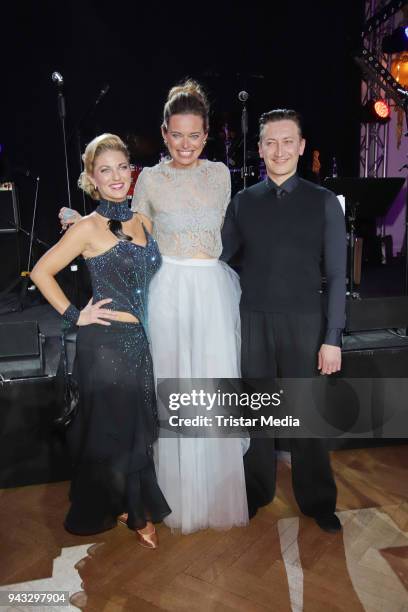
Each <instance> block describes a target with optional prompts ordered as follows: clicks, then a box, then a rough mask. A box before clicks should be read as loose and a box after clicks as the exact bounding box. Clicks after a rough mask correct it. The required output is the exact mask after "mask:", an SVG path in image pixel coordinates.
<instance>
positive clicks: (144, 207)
mask: <svg viewBox="0 0 408 612" xmlns="http://www.w3.org/2000/svg"><path fill="white" fill-rule="evenodd" d="M148 174H149V168H144V169H143V170H142V172H141V173H140V175H139V178H138V179H137V181H136V185H135V190H134V192H133V198H132V206H131V208H132V210H133V212H138V213H141V214H142V215H145V216H146V217H148V219H150V220H151V221H153V208H152V203H151V200H150V198H149V194H148V183H149V176H148Z"/></svg>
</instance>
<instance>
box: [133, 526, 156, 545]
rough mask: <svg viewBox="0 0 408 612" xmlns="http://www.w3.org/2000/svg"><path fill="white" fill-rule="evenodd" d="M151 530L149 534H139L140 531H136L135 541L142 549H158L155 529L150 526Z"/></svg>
mask: <svg viewBox="0 0 408 612" xmlns="http://www.w3.org/2000/svg"><path fill="white" fill-rule="evenodd" d="M152 527H153V530H152V531H150V532H149V533H140V531H138V530H136V537H137V541H138V543H139V544H140V546H143V547H144V548H158V547H159V538H158V536H157V533H156V528H155V526H154V525H152Z"/></svg>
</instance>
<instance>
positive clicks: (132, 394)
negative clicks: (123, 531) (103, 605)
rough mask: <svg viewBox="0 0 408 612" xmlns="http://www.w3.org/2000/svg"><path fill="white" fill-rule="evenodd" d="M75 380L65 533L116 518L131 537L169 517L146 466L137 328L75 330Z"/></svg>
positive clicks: (144, 376)
mask: <svg viewBox="0 0 408 612" xmlns="http://www.w3.org/2000/svg"><path fill="white" fill-rule="evenodd" d="M74 376H75V378H76V379H77V381H78V385H79V395H80V400H79V410H78V413H77V415H76V417H75V419H74V421H73V423H72V424H71V425H70V428H69V431H68V444H69V447H70V451H71V456H72V462H73V478H72V483H71V489H70V501H71V507H70V510H69V512H68V514H67V517H66V519H65V528H66V529H67V530H68V531H69V532H71V533H76V534H83V535H85V534H93V533H99V532H101V531H106V530H107V529H111V528H112V527H114V526H115V525H116V523H117V517H118V515H120V514H122V513H123V512H127V513H128V515H129V518H128V527H129V528H130V529H141V528H143V527H144V526H145V525H146V521H152V522H160V521H162V520H163V518H164V517H165V516H167V515H168V514H169V513H170V512H171V510H170V508H169V506H168V504H167V502H166V500H165V498H164V496H163V494H162V492H161V490H160V488H159V486H158V484H157V479H156V473H155V469H154V463H153V442H154V441H155V439H156V437H157V411H156V402H155V392H154V378H153V366H152V360H151V355H150V350H149V345H148V341H147V338H146V334H145V331H144V329H143V326H142V325H140V324H133V323H120V322H112V323H111V325H110V326H102V325H97V324H95V325H87V326H83V327H80V328H79V330H78V336H77V349H76V359H75V365H74Z"/></svg>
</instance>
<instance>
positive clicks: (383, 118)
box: [361, 98, 391, 123]
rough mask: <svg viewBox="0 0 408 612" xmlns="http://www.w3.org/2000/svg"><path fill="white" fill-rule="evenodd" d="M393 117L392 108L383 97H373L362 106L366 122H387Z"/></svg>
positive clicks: (363, 117)
mask: <svg viewBox="0 0 408 612" xmlns="http://www.w3.org/2000/svg"><path fill="white" fill-rule="evenodd" d="M390 119H391V108H390V106H389V104H388V103H387V102H386V100H384V99H383V98H377V99H371V100H368V102H366V104H365V105H364V106H363V108H362V114H361V120H362V121H363V122H364V123H387V122H388V121H390Z"/></svg>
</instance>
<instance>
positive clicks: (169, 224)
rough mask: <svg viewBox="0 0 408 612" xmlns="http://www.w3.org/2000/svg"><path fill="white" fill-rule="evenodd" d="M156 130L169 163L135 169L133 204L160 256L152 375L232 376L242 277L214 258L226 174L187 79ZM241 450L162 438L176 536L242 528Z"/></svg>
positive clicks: (238, 443) (152, 301)
mask: <svg viewBox="0 0 408 612" xmlns="http://www.w3.org/2000/svg"><path fill="white" fill-rule="evenodd" d="M162 133H163V137H164V140H165V142H166V145H167V147H168V150H169V153H170V155H171V159H170V160H168V161H162V162H160V163H159V164H157V165H156V166H154V167H153V168H145V169H144V170H143V171H142V173H141V174H140V176H139V179H138V181H137V183H136V188H135V193H134V197H133V201H132V209H133V210H135V211H137V212H139V213H140V214H141V215H142V216H143V217H144V221H145V223H146V225H147V226H148V228H149V229H152V232H153V236H154V238H155V239H156V240H157V242H158V244H159V248H160V251H161V254H162V256H163V264H162V267H161V269H160V270H159V272H158V273H157V274H156V276H155V278H154V280H153V282H152V283H151V285H150V294H149V313H148V321H149V334H150V339H151V352H152V357H153V364H154V370H155V376H156V378H157V379H160V378H238V377H239V376H240V365H239V364H240V316H239V299H240V287H239V280H238V277H237V275H236V274H235V272H234V271H233V270H232V269H231V268H229V267H228V266H227V265H226V264H225V263H223V262H220V261H219V260H218V257H219V255H220V254H221V250H222V245H221V226H222V222H223V218H224V215H225V210H226V207H227V205H228V202H229V199H230V175H229V171H228V169H227V167H226V166H225V165H224V164H222V163H219V162H209V161H207V160H201V159H199V157H200V155H201V152H202V150H203V147H204V146H205V142H206V139H207V134H208V103H207V100H206V98H205V96H204V94H203V92H202V91H201V89H200V87H199V86H198V84H197V83H195V82H194V81H188V82H187V83H185V84H184V85H181V86H179V87H175V88H173V89H172V90H171V91H170V93H169V97H168V100H167V102H166V105H165V108H164V120H163V126H162ZM244 451H245V441H242V440H241V439H239V438H226V437H224V438H215V437H214V438H211V439H210V438H197V437H194V438H186V437H177V436H174V437H168V436H167V435H166V434H165V435H163V436H161V437H160V438H159V440H158V443H157V448H156V467H157V477H158V482H159V485H160V487H161V489H162V491H163V494H164V496H165V497H166V499H167V501H168V503H169V505H170V507H171V509H172V513H171V514H170V515H169V516H168V517H167V518H166V521H165V522H166V524H167V525H169V526H170V527H171V528H174V529H180V530H181V531H182V532H183V533H191V532H193V531H196V530H198V529H205V528H208V527H211V528H215V529H226V528H229V527H232V526H241V525H245V524H246V523H247V522H248V507H247V498H246V490H245V477H244V467H243V453H244Z"/></svg>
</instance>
